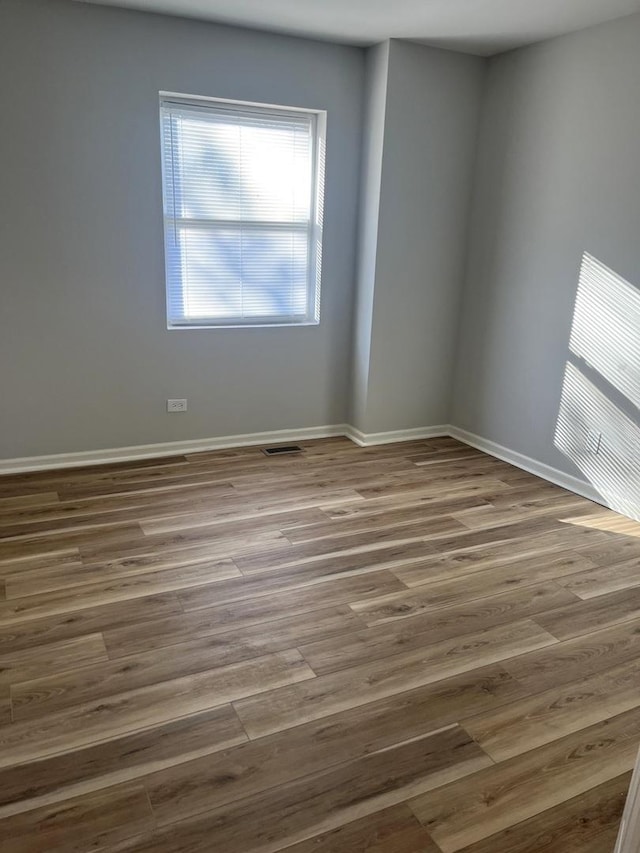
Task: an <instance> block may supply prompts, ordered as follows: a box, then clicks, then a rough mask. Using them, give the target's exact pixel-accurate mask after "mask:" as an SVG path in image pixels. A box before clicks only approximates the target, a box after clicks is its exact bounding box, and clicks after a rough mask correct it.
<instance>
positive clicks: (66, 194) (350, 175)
mask: <svg viewBox="0 0 640 853" xmlns="http://www.w3.org/2000/svg"><path fill="white" fill-rule="evenodd" d="M363 72H364V53H363V51H362V50H360V49H357V48H349V47H344V46H342V47H341V46H335V45H331V44H324V43H320V42H313V41H306V40H303V39H293V38H287V37H281V36H276V35H269V34H264V33H258V32H252V31H249V30H240V29H234V28H226V27H218V26H214V25H212V24H205V23H199V22H196V21H187V20H181V19H179V18H169V17H163V16H160V15H149V14H143V13H135V12H130V11H125V10H121V9H112V8H106V7H98V6H89V5H85V4H80V3H73V2H71V0H29V2H25V0H3V2H2V3H1V4H0V77H1V79H2V80H3V86H2V89H1V90H0V116H1V118H0V122H2V132H1V133H0V162H1V163H2V164H3V167H2V176H1V177H0V183H1V197H2V209H3V213H2V215H1V216H0V246H1V251H0V287H1V288H2V293H1V300H0V363H1V364H2V370H0V399H1V400H2V401H3V402H2V406H1V407H0V458H1V457H6V458H12V457H20V456H30V455H40V454H46V453H55V452H66V451H81V450H91V449H97V448H104V447H106V448H110V447H119V446H126V445H136V444H148V443H152V442H164V441H171V440H178V439H182V440H183V439H190V438H201V437H208V436H218V435H233V434H237V433H248V432H254V431H264V430H275V429H284V428H287V429H290V428H295V427H305V426H317V425H322V424H334V423H342V422H344V421H345V419H346V413H347V401H348V391H349V384H350V369H349V365H350V357H351V325H352V303H353V290H354V279H355V244H356V227H357V226H356V220H357V206H358V181H359V163H360V135H361V109H362V99H363V80H364V73H363ZM159 90H169V91H175V92H185V93H190V94H199V95H211V96H219V97H224V98H232V99H233V98H237V99H242V100H249V101H260V102H266V103H275V104H284V105H291V106H301V107H310V108H318V109H326V110H327V111H328V146H327V169H326V171H327V184H326V199H325V202H326V207H325V210H326V216H325V221H326V229H325V235H324V264H323V291H322V303H321V323H320V325H319V326H318V327H306V328H298V329H295V328H293V329H287V328H285V329H248V330H228V329H221V330H181V331H167V329H166V316H165V304H164V302H165V295H164V260H163V244H162V205H161V179H160V151H159V127H158V92H159ZM169 397H179V398H182V397H186V398H188V401H189V410H188V412H187V413H186V414H180V415H169V414H167V413H166V411H165V407H166V399H167V398H169Z"/></svg>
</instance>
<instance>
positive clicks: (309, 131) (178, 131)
mask: <svg viewBox="0 0 640 853" xmlns="http://www.w3.org/2000/svg"><path fill="white" fill-rule="evenodd" d="M161 117H162V147H163V161H164V162H163V166H164V190H165V192H164V202H165V209H164V215H165V242H166V254H167V292H168V312H169V322H170V324H171V325H207V323H211V324H214V325H217V324H220V323H229V324H233V323H242V324H246V323H261V322H263V323H269V322H304V321H305V320H307V319H312V318H313V316H314V314H315V310H316V306H315V275H316V269H317V261H316V257H315V254H316V252H315V247H314V246H313V245H312V235H313V236H314V239H315V237H316V236H317V235H315V231H316V230H317V229H315V228H314V221H313V220H314V218H315V216H314V207H315V198H314V197H315V186H314V171H315V169H314V140H315V115H314V114H312V113H304V112H300V113H294V112H291V113H287V112H283V111H279V110H278V111H276V110H264V109H258V108H255V109H254V108H251V107H242V106H235V105H233V106H230V105H225V104H218V103H216V102H212V103H211V104H207V105H206V106H200V105H197V104H190V103H185V102H180V101H175V100H168V99H167V100H164V101H163V102H162V104H161ZM312 271H313V275H312ZM312 279H313V280H312Z"/></svg>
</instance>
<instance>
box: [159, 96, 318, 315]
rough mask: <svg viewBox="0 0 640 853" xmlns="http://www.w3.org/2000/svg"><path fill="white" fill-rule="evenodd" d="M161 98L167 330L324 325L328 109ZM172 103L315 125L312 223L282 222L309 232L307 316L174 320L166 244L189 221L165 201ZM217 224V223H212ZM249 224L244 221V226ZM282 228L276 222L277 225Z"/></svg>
mask: <svg viewBox="0 0 640 853" xmlns="http://www.w3.org/2000/svg"><path fill="white" fill-rule="evenodd" d="M159 96H160V144H161V163H162V196H163V220H164V249H165V286H166V299H167V303H166V305H167V308H166V310H167V328H168V329H220V328H235V329H238V328H265V327H277V328H282V327H299V326H317V325H318V324H319V323H320V289H321V277H322V276H321V272H322V237H323V214H324V186H325V157H326V127H327V113H326V111H324V110H315V109H305V108H301V107H282V106H277V105H274V104H260V103H255V102H252V101H235V100H229V99H226V98H213V97H206V96H202V95H185V94H180V93H177V92H164V91H161V92H160V93H159ZM168 103H175V104H176V105H177V106H197V107H198V108H201V109H202V108H205V109H206V106H207V104H209V105H211V106H212V107H213V106H215V108H216V110H220V109H221V108H222V109H229V111H230V112H235V111H237V112H243V113H247V112H254V111H255V112H257V113H260V114H263V115H264V114H267V115H269V116H282V117H294V116H297V115H300V113H304V114H305V115H308V116H309V117H310V118H311V126H312V157H311V162H312V170H311V211H310V219H309V223H308V224H306V223H303V224H297V223H293V222H292V223H283V224H282V227H284V226H285V225H286V227H287V228H290V229H291V230H296V229H300V231H302V232H306V233H308V244H309V252H308V259H307V264H308V266H307V279H308V281H307V288H308V289H307V312H306V314H304V315H267V316H256V317H251V318H241V317H229V318H224V317H209V318H206V317H205V318H198V319H197V320H189V319H176V318H175V317H174V318H172V309H171V304H170V299H169V281H170V278H169V246H168V240H169V239H170V234H171V233H175V229H176V227H177V225H178V223H179V222H180V221H185V220H183V219H181V218H176V217H175V216H171V215H169V211H168V209H167V208H168V205H167V199H168V198H169V194H168V192H167V186H168V182H169V180H170V177H169V176H168V175H167V168H166V159H167V158H166V157H165V151H164V134H163V117H164V108H165V105H166V104H168ZM206 221H211V223H212V226H211V229H212V230H213V229H214V228H216V227H220V226H221V225H225V226H238V225H239V224H240V223H238V222H231V223H230V222H227V221H224V222H222V220H216V219H211V220H206ZM206 221H205V222H199V223H198V225H199V227H203V228H205V229H206V228H207V226H206ZM213 223H215V224H213ZM244 224H245V225H246V223H244ZM251 226H254V227H257V228H261V227H265V228H270V229H273V228H274V223H272V222H271V223H270V222H268V221H265V222H259V223H251V224H250V227H251ZM275 227H276V228H277V227H278V223H275Z"/></svg>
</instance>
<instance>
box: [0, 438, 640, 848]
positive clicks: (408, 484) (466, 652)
mask: <svg viewBox="0 0 640 853" xmlns="http://www.w3.org/2000/svg"><path fill="white" fill-rule="evenodd" d="M300 444H301V447H302V452H301V453H300V454H298V455H296V456H295V457H288V458H287V457H280V458H268V457H266V456H264V455H263V454H262V453H261V452H260V449H259V448H256V447H248V448H236V449H229V450H222V451H207V452H203V453H194V454H186V455H184V456H177V457H173V458H164V459H157V460H153V459H150V460H135V461H133V462H130V463H114V464H111V465H105V466H90V467H87V468H85V469H82V468H75V469H70V470H68V471H64V470H63V471H45V472H30V473H28V474H18V475H7V476H4V477H0V836H1V837H2V838H3V853H5V851H6V853H42V851H43V850H44V849H46V850H47V853H79V851H83V852H84V851H85V850H89V849H96V850H100V851H101V853H211V851H212V850H216V851H220V853H280V851H289V853H352V851H353V853H355V851H362V853H365V851H367V850H371V851H372V853H373V850H375V851H376V853H418V851H420V853H559V851H562V853H565V851H567V853H568V851H569V850H570V851H571V853H611V850H612V849H613V844H614V842H615V835H616V833H617V829H618V825H619V821H620V816H621V811H622V805H623V803H624V795H625V792H626V788H627V787H628V783H629V777H630V770H631V767H632V766H633V762H634V760H635V755H636V752H637V745H638V742H639V741H640V697H639V696H638V695H637V683H638V679H639V678H640V663H638V661H639V660H640V583H638V581H637V577H638V575H637V571H636V569H640V524H637V523H635V522H632V521H630V520H628V519H625V518H623V517H621V516H619V515H617V514H616V513H614V512H612V511H611V510H608V509H605V508H603V507H599V506H597V505H595V504H593V503H592V502H590V501H588V500H587V499H584V498H581V497H578V496H576V495H574V494H572V493H570V492H567V491H566V490H564V489H562V488H560V487H558V486H555V485H551V484H549V483H546V482H544V481H542V480H540V479H539V478H537V477H536V476H534V475H532V474H529V473H527V472H524V471H522V470H519V469H517V468H514V467H513V466H511V465H509V464H508V463H505V462H502V461H501V460H498V459H495V458H492V457H490V456H488V455H486V454H484V453H483V452H481V451H478V450H476V449H469V448H468V447H466V446H465V445H463V444H461V443H460V442H458V441H456V440H455V439H451V438H448V437H445V438H434V439H418V440H414V441H410V442H406V443H400V444H391V445H384V446H380V447H370V448H360V447H357V446H355V445H354V444H353V443H352V442H351V441H349V440H348V439H345V438H330V439H319V440H310V441H306V440H304V441H301V442H300Z"/></svg>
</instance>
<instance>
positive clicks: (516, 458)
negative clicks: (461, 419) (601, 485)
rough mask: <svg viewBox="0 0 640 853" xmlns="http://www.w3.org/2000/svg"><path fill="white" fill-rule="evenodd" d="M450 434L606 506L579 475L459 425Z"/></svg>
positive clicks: (596, 492) (601, 498)
mask: <svg viewBox="0 0 640 853" xmlns="http://www.w3.org/2000/svg"><path fill="white" fill-rule="evenodd" d="M449 435H450V436H451V437H452V438H457V439H458V441H462V442H464V444H468V445H470V446H471V447H475V448H477V449H478V450H482V451H484V453H488V454H489V455H490V456H495V457H496V458H498V459H502V461H503V462H509V463H510V464H511V465H515V466H516V468H522V469H523V470H524V471H528V472H529V474H535V476H536V477H541V478H542V479H543V480H548V481H549V482H550V483H553V484H554V485H556V486H560V487H561V488H563V489H568V490H569V491H570V492H575V493H576V494H577V495H580V496H581V497H583V498H588V499H589V500H590V501H595V502H596V503H598V504H602V505H605V506H606V504H605V500H604V498H603V497H602V495H601V494H600V493H599V492H598V491H596V489H594V488H593V486H591V485H590V484H589V483H587V482H585V481H584V480H580V479H579V478H578V477H572V476H571V474H565V473H564V471H560V470H559V469H558V468H553V467H552V466H551V465H545V464H544V462H538V461H537V460H536V459H532V458H531V457H530V456H525V455H524V454H523V453H518V452H517V451H516V450H511V449H510V448H508V447H503V446H502V445H501V444H497V443H496V442H495V441H490V440H489V439H488V438H482V436H480V435H475V434H474V433H472V432H467V430H464V429H460V428H459V427H455V426H450V427H449Z"/></svg>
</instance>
